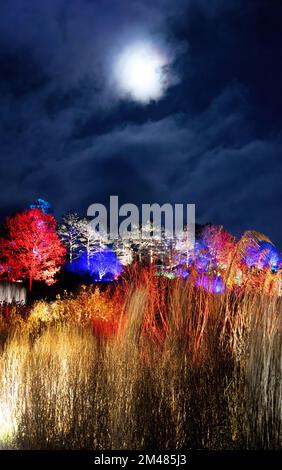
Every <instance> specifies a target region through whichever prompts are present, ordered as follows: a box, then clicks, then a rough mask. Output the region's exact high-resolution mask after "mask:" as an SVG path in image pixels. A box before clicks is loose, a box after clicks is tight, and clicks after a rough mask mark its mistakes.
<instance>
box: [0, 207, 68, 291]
mask: <svg viewBox="0 0 282 470" xmlns="http://www.w3.org/2000/svg"><path fill="white" fill-rule="evenodd" d="M56 225H57V223H56V221H55V219H54V217H53V216H52V215H50V214H45V213H43V212H42V211H41V210H40V209H30V210H28V211H25V212H22V213H19V214H16V215H14V216H11V217H8V218H7V220H6V229H7V237H6V238H2V239H1V240H0V244H1V254H0V256H1V259H2V260H4V263H3V261H2V262H1V264H4V265H8V266H9V268H10V277H11V278H12V279H13V280H17V279H28V280H29V287H30V289H31V288H32V282H33V281H34V280H36V281H44V282H46V284H48V285H49V284H52V283H53V282H55V279H54V278H55V275H56V273H57V272H58V271H59V270H60V267H61V265H62V263H63V261H64V254H65V249H64V247H63V245H62V243H61V241H60V239H59V237H58V235H57V233H56Z"/></svg>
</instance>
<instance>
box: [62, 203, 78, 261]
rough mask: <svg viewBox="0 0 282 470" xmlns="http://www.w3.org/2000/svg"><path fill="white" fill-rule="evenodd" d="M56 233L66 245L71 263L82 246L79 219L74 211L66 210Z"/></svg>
mask: <svg viewBox="0 0 282 470" xmlns="http://www.w3.org/2000/svg"><path fill="white" fill-rule="evenodd" d="M58 234H59V237H60V239H61V240H62V241H63V243H64V245H65V246H66V249H67V257H68V260H69V262H70V263H72V262H73V260H74V259H76V258H77V257H78V256H79V255H80V253H81V251H82V248H83V238H82V234H81V219H80V218H79V216H78V215H77V214H76V213H75V212H68V213H67V214H66V215H65V216H64V217H63V218H62V223H61V224H60V226H59V229H58Z"/></svg>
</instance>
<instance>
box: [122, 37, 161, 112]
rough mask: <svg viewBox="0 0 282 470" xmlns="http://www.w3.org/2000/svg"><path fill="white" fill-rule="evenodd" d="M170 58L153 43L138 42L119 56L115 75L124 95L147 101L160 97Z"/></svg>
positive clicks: (145, 102) (141, 101)
mask: <svg viewBox="0 0 282 470" xmlns="http://www.w3.org/2000/svg"><path fill="white" fill-rule="evenodd" d="M167 65H168V59H167V58H166V57H165V55H164V54H163V53H161V52H160V51H159V50H158V49H157V48H156V47H154V46H153V45H152V44H147V43H135V44H132V45H129V46H127V47H126V48H125V49H124V50H122V51H121V53H120V55H119V56H118V58H117V60H116V63H115V67H114V74H115V80H116V83H117V87H118V90H119V92H120V93H121V95H122V96H124V97H129V98H131V99H132V100H134V101H138V102H140V103H143V104H147V103H149V102H150V101H154V100H155V101H157V100H159V99H160V98H161V97H162V96H163V94H164V90H165V79H166V73H165V67H166V66H167Z"/></svg>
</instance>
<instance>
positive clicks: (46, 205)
mask: <svg viewBox="0 0 282 470" xmlns="http://www.w3.org/2000/svg"><path fill="white" fill-rule="evenodd" d="M29 208H30V209H40V210H41V211H42V212H44V214H52V212H53V209H52V206H51V204H50V202H48V201H45V199H41V198H40V197H39V198H38V199H36V201H35V202H34V203H33V204H30V206H29Z"/></svg>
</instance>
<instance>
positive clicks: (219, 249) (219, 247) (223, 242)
mask: <svg viewBox="0 0 282 470" xmlns="http://www.w3.org/2000/svg"><path fill="white" fill-rule="evenodd" d="M202 240H203V242H204V244H205V245H206V247H207V248H208V251H209V253H210V255H211V259H212V261H213V262H214V263H215V264H216V265H217V266H218V267H219V268H223V269H226V268H227V267H228V265H229V264H230V262H231V260H232V257H233V255H234V251H235V249H236V241H235V237H233V236H232V235H231V234H230V233H229V232H227V231H226V230H224V228H223V227H222V226H220V227H218V226H216V225H207V226H206V227H205V228H204V230H203V232H202Z"/></svg>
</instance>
